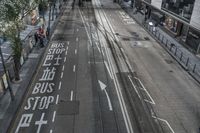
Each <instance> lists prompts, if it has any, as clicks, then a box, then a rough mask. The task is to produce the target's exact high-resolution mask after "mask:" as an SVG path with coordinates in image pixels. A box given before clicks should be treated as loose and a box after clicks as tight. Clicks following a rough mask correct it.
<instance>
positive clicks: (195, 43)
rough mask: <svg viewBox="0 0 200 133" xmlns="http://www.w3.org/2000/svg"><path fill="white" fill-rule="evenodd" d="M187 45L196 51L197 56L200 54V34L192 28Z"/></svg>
mask: <svg viewBox="0 0 200 133" xmlns="http://www.w3.org/2000/svg"><path fill="white" fill-rule="evenodd" d="M186 45H187V46H189V47H190V48H191V49H192V50H193V51H195V53H196V54H200V32H199V31H197V30H195V29H193V28H190V29H189V31H188V35H187V38H186Z"/></svg>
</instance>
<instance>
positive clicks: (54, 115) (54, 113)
mask: <svg viewBox="0 0 200 133" xmlns="http://www.w3.org/2000/svg"><path fill="white" fill-rule="evenodd" d="M55 117H56V111H54V112H53V118H52V122H54V121H55Z"/></svg>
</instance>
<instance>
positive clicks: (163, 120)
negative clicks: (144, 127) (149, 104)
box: [152, 116, 175, 133]
mask: <svg viewBox="0 0 200 133" xmlns="http://www.w3.org/2000/svg"><path fill="white" fill-rule="evenodd" d="M152 117H153V118H154V119H157V120H160V121H162V122H165V123H166V124H167V126H168V127H169V129H170V130H171V132H172V133H175V132H174V130H173V129H172V127H171V126H170V124H169V122H168V121H167V120H165V119H162V118H159V117H156V116H152Z"/></svg>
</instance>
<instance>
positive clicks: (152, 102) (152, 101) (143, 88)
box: [134, 77, 156, 105]
mask: <svg viewBox="0 0 200 133" xmlns="http://www.w3.org/2000/svg"><path fill="white" fill-rule="evenodd" d="M134 78H135V79H137V80H138V81H139V83H140V85H141V86H142V88H141V89H142V90H143V91H145V92H146V94H147V95H148V97H149V98H150V100H151V101H149V100H147V99H145V101H146V102H149V103H151V104H154V105H155V104H156V103H155V101H154V100H153V98H152V97H151V95H150V94H149V92H148V91H147V89H146V88H145V87H144V84H143V83H142V82H141V80H140V79H139V78H137V77H134Z"/></svg>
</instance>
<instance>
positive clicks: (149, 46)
mask: <svg viewBox="0 0 200 133" xmlns="http://www.w3.org/2000/svg"><path fill="white" fill-rule="evenodd" d="M95 1H97V2H96V3H100V4H99V5H101V8H102V10H103V11H104V12H105V14H106V16H107V18H108V21H109V23H110V24H111V26H112V28H113V32H114V33H115V36H116V38H118V40H119V42H120V47H121V49H122V52H123V53H124V55H126V56H127V60H128V61H127V62H129V63H130V66H131V67H132V68H133V70H134V72H135V73H136V74H137V76H136V77H132V76H128V75H130V74H129V73H128V74H127V73H125V72H126V71H124V73H123V77H125V78H126V81H127V82H126V83H127V84H129V85H128V86H135V87H133V88H135V89H134V91H135V92H136V96H137V97H140V98H141V100H142V101H144V103H145V106H146V108H144V109H146V110H147V112H149V115H150V116H151V117H152V118H153V119H154V120H155V121H157V122H158V123H159V124H160V126H161V127H162V130H163V132H165V133H197V132H199V127H200V125H199V123H200V121H199V120H200V117H199V116H200V115H199V114H200V111H199V110H200V109H199V102H200V97H199V95H200V89H199V88H200V85H199V84H198V83H197V82H196V81H195V80H193V79H192V78H191V77H190V75H188V73H187V72H185V70H183V69H182V68H181V67H180V65H179V64H178V63H176V61H174V60H173V59H172V58H171V57H170V56H169V55H168V53H167V52H166V51H165V50H164V49H163V48H162V47H161V46H160V45H159V44H158V43H157V42H156V41H155V40H154V39H153V38H151V36H150V35H148V33H147V32H145V30H144V29H143V28H142V27H140V26H139V25H138V24H137V23H136V22H135V21H134V20H133V19H132V18H131V17H130V16H129V15H128V14H127V13H126V12H124V11H123V10H122V9H121V8H120V6H119V5H117V4H113V1H112V0H95ZM98 1H100V2H98ZM107 30H108V29H107ZM108 32H110V31H109V30H108ZM136 81H137V82H136ZM134 94H135V93H134ZM135 105H136V108H138V110H140V107H138V106H142V104H135ZM139 114H140V113H139ZM138 117H140V115H138ZM141 118H142V117H141Z"/></svg>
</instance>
